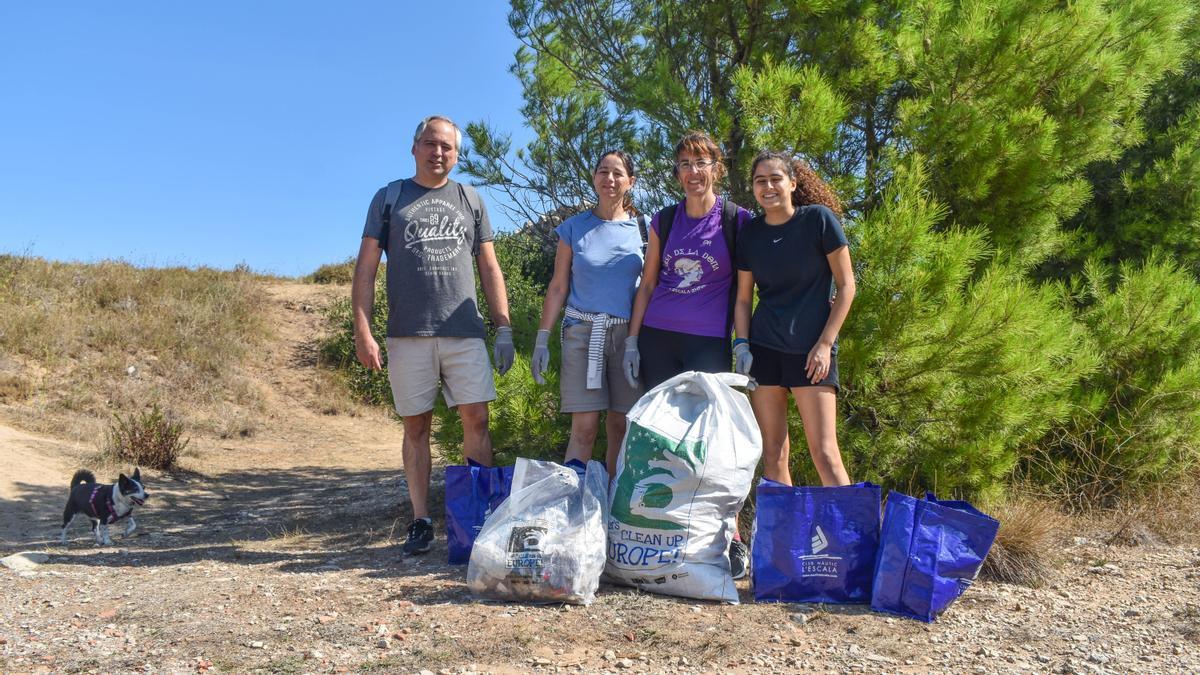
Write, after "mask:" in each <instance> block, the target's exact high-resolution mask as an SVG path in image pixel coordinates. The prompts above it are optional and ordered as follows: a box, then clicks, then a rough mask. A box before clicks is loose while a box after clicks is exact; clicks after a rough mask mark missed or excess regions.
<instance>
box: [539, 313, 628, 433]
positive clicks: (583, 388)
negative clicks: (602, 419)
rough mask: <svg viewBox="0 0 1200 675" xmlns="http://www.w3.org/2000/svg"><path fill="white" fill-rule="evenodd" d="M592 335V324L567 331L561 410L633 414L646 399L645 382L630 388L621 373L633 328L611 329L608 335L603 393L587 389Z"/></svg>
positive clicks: (605, 339) (600, 389) (569, 327)
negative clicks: (642, 400)
mask: <svg viewBox="0 0 1200 675" xmlns="http://www.w3.org/2000/svg"><path fill="white" fill-rule="evenodd" d="M591 332H592V324H590V323H588V322H580V323H577V324H575V325H573V326H568V327H567V329H566V330H564V331H563V343H562V371H561V373H560V374H559V378H558V384H559V393H560V394H561V395H562V405H561V406H560V408H559V409H560V410H561V411H562V412H565V413H575V412H595V411H600V410H615V411H617V412H621V413H625V412H629V409H630V408H632V407H633V404H634V403H637V400H638V399H639V398H641V396H642V385H641V382H639V383H638V386H637V387H630V386H629V383H628V382H626V381H625V373H623V372H622V370H621V359H622V358H623V357H624V356H625V337H626V336H627V335H629V324H624V323H622V324H617V325H615V326H609V327H608V335H606V336H604V377H603V378H601V380H600V388H599V389H588V388H587V350H588V336H589V335H590V334H591Z"/></svg>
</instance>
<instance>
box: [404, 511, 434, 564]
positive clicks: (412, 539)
mask: <svg viewBox="0 0 1200 675" xmlns="http://www.w3.org/2000/svg"><path fill="white" fill-rule="evenodd" d="M432 543H433V523H432V522H430V521H428V520H425V519H424V518H417V519H416V520H414V521H412V522H411V523H409V524H408V539H407V540H405V542H404V545H403V546H401V547H400V550H401V551H403V552H404V555H418V554H421V553H425V552H426V551H428V550H429V546H430V545H431V544H432Z"/></svg>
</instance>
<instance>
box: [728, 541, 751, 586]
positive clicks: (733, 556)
mask: <svg viewBox="0 0 1200 675" xmlns="http://www.w3.org/2000/svg"><path fill="white" fill-rule="evenodd" d="M729 571H730V573H732V574H733V578H734V579H741V578H742V577H744V576H746V573H747V572H749V571H750V549H749V548H748V547H747V546H746V544H745V543H743V542H741V541H739V540H737V539H734V540H733V541H731V542H729Z"/></svg>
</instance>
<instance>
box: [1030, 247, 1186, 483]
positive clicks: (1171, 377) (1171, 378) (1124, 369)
mask: <svg viewBox="0 0 1200 675" xmlns="http://www.w3.org/2000/svg"><path fill="white" fill-rule="evenodd" d="M1084 276H1085V279H1086V285H1085V287H1084V288H1083V289H1082V293H1081V297H1080V300H1081V302H1082V303H1083V306H1082V308H1081V312H1080V320H1081V322H1082V323H1083V325H1084V326H1086V328H1087V331H1088V333H1089V335H1090V344H1091V346H1092V349H1094V350H1095V353H1096V355H1097V357H1098V359H1099V364H1100V366H1099V368H1097V369H1096V370H1095V371H1093V372H1092V373H1091V374H1090V375H1089V376H1087V377H1085V378H1083V379H1081V380H1080V381H1079V382H1078V383H1076V385H1075V387H1074V388H1073V390H1072V391H1071V392H1070V398H1069V400H1070V403H1071V405H1072V413H1071V415H1070V417H1069V419H1067V420H1065V421H1064V423H1063V424H1060V425H1056V426H1055V427H1054V429H1052V430H1051V431H1050V433H1048V434H1047V435H1046V437H1045V439H1043V441H1042V443H1041V444H1040V445H1039V450H1038V452H1037V453H1036V454H1035V455H1034V456H1033V457H1032V458H1031V461H1030V470H1031V473H1032V474H1033V476H1034V477H1035V478H1036V479H1037V480H1038V481H1039V482H1041V483H1042V484H1044V485H1048V486H1049V487H1050V488H1051V489H1052V490H1053V492H1054V493H1055V494H1056V495H1058V496H1060V497H1064V498H1067V499H1069V500H1071V501H1072V502H1075V503H1077V504H1084V503H1086V504H1096V503H1105V502H1109V501H1111V500H1112V498H1114V497H1118V496H1122V495H1124V494H1127V493H1129V492H1131V491H1134V490H1138V489H1140V488H1144V487H1147V486H1149V485H1152V484H1161V483H1164V482H1167V481H1170V480H1172V479H1175V478H1178V477H1180V476H1183V475H1185V474H1186V473H1188V472H1189V471H1191V470H1193V469H1194V468H1195V467H1196V466H1197V464H1200V285H1197V283H1196V280H1195V279H1194V278H1192V277H1191V275H1189V274H1188V273H1187V272H1186V271H1185V270H1183V269H1182V268H1181V267H1180V266H1179V265H1178V264H1177V263H1175V262H1171V261H1167V260H1163V259H1161V258H1160V257H1158V256H1151V258H1150V260H1149V261H1147V262H1146V264H1145V265H1142V266H1137V265H1133V264H1128V263H1127V264H1123V265H1121V266H1120V274H1119V282H1116V283H1114V279H1113V274H1112V272H1111V270H1110V269H1107V268H1106V267H1105V266H1103V265H1100V264H1097V263H1090V264H1088V265H1087V266H1086V268H1085V275H1084Z"/></svg>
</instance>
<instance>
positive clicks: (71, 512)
mask: <svg viewBox="0 0 1200 675" xmlns="http://www.w3.org/2000/svg"><path fill="white" fill-rule="evenodd" d="M72 520H75V509H73V508H71V502H70V501H68V502H67V508H66V509H64V510H63V526H62V536H61V537H60V539H61V540H62V543H63V545H64V546H65V545H66V543H67V527H69V526H70V525H71V521H72Z"/></svg>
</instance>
